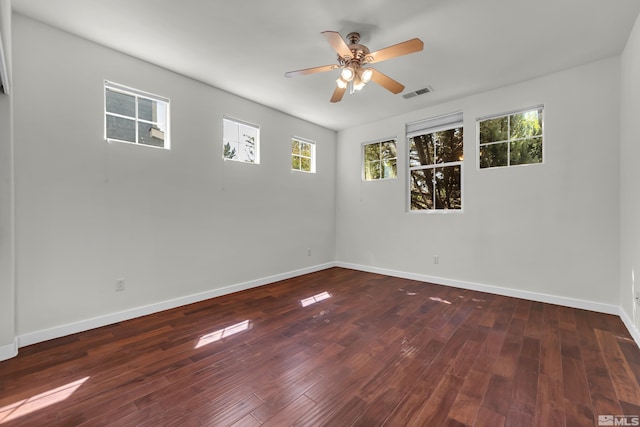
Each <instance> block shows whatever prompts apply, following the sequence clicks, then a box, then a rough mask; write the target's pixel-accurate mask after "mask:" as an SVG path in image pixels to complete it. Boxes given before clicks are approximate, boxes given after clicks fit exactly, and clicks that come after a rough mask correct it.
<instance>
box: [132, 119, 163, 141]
mask: <svg viewBox="0 0 640 427" xmlns="http://www.w3.org/2000/svg"><path fill="white" fill-rule="evenodd" d="M138 143H140V144H144V145H152V146H154V147H164V132H163V131H162V130H161V129H160V128H159V127H158V126H156V125H152V124H149V123H144V122H138Z"/></svg>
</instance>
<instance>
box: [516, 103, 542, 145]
mask: <svg viewBox="0 0 640 427" xmlns="http://www.w3.org/2000/svg"><path fill="white" fill-rule="evenodd" d="M539 135H542V109H539V110H531V111H525V112H523V113H518V114H514V115H512V116H511V139H516V138H528V137H532V136H539Z"/></svg>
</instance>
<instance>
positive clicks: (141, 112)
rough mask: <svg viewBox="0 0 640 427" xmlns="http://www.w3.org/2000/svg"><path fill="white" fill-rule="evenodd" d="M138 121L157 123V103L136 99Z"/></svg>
mask: <svg viewBox="0 0 640 427" xmlns="http://www.w3.org/2000/svg"><path fill="white" fill-rule="evenodd" d="M138 119H141V120H147V121H150V122H158V121H164V120H158V101H153V100H151V99H146V98H138Z"/></svg>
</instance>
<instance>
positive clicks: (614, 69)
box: [336, 58, 637, 311]
mask: <svg viewBox="0 0 640 427" xmlns="http://www.w3.org/2000/svg"><path fill="white" fill-rule="evenodd" d="M619 73H620V64H619V58H612V59H608V60H604V61H600V62H596V63H592V64H588V65H585V66H581V67H578V68H574V69H570V70H567V71H563V72H560V73H556V74H552V75H548V76H544V77H542V78H538V79H535V80H531V81H527V82H524V83H521V84H517V85H514V86H509V87H504V88H501V89H498V90H493V91H490V92H487V93H482V94H479V95H476V96H472V97H467V98H464V99H460V100H457V101H453V102H449V103H446V104H442V105H438V106H436V107H433V108H428V109H424V110H420V111H415V112H413V113H411V114H405V115H402V116H397V117H392V118H389V119H387V120H384V121H380V122H376V123H372V124H369V125H366V126H360V127H356V128H352V129H348V130H344V131H341V132H339V133H338V151H337V162H338V165H337V167H338V170H337V182H338V183H339V185H338V187H337V250H336V256H337V260H338V261H339V262H341V263H342V264H344V265H359V266H364V267H367V268H378V269H386V270H391V271H396V272H401V273H403V274H407V273H409V274H414V275H421V276H426V277H428V278H433V279H434V280H435V281H439V282H441V283H445V284H447V283H449V284H451V283H453V284H457V285H460V286H472V287H476V288H478V287H480V288H483V287H484V288H486V289H492V290H495V291H498V292H501V293H507V294H515V295H523V296H528V297H532V298H534V299H540V300H551V301H560V302H576V304H574V305H577V306H586V307H596V308H604V309H605V310H606V309H607V308H609V309H610V310H609V311H616V307H617V305H618V301H619V287H618V283H619V268H618V260H619V234H618V215H619V192H618V170H619V165H620V158H619V154H620V153H619V146H618V141H619V110H620V86H619ZM436 90H437V88H436ZM424 96H429V95H424ZM407 102H411V100H408V101H407ZM538 104H544V107H545V109H544V114H545V116H544V132H545V134H544V156H545V160H544V164H541V165H528V166H519V167H513V168H498V169H490V170H479V169H478V168H477V159H476V157H477V147H476V144H477V142H476V139H477V138H476V133H475V126H476V118H477V117H482V116H486V115H491V114H498V113H502V112H509V111H512V110H514V109H520V108H524V107H530V106H536V105H538ZM455 111H463V112H464V130H465V138H464V143H465V146H464V156H465V160H464V170H463V209H464V211H463V212H458V213H450V214H442V213H431V214H425V213H417V214H416V213H407V212H406V211H405V208H406V200H407V194H406V193H407V162H406V156H407V144H406V140H405V139H404V136H403V135H404V126H405V123H407V122H412V121H416V120H420V119H425V118H429V117H435V116H438V115H442V114H446V113H451V112H455ZM636 123H637V120H636ZM392 136H397V137H398V151H399V153H400V154H399V156H400V158H399V161H398V175H399V177H398V178H397V179H395V180H387V181H378V182H362V180H361V144H362V143H363V142H368V141H375V140H379V139H381V138H386V137H392ZM636 182H637V181H636ZM434 255H437V256H439V264H437V265H434V264H433V256H434ZM489 287H497V289H496V288H489ZM511 291H515V292H511ZM548 296H552V298H547V297H548ZM556 297H557V298H556Z"/></svg>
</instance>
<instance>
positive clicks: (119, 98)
mask: <svg viewBox="0 0 640 427" xmlns="http://www.w3.org/2000/svg"><path fill="white" fill-rule="evenodd" d="M105 95H106V103H107V111H108V112H109V113H115V114H120V115H123V116H128V117H132V118H135V117H136V98H135V97H134V96H132V95H126V94H124V93H120V92H114V91H112V90H110V89H107V90H106V92H105ZM119 139H120V138H119Z"/></svg>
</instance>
